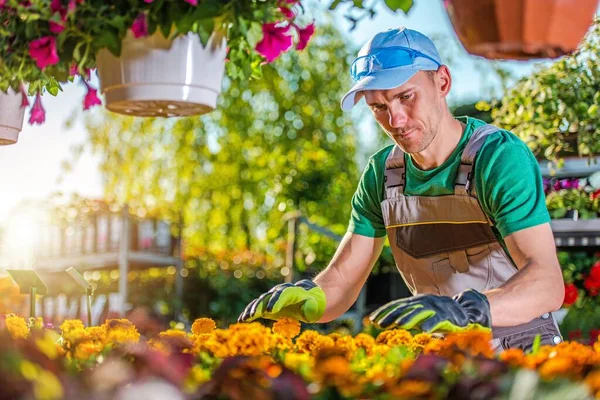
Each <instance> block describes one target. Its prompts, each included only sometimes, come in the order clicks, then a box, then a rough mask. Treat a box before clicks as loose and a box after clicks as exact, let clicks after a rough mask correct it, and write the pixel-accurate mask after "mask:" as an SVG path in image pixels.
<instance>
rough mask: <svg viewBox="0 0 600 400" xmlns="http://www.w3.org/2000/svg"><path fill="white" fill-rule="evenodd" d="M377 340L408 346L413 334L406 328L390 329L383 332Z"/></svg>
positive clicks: (393, 344) (392, 344) (382, 342)
mask: <svg viewBox="0 0 600 400" xmlns="http://www.w3.org/2000/svg"><path fill="white" fill-rule="evenodd" d="M376 342H377V343H380V344H387V345H389V346H408V345H410V344H411V343H412V335H411V334H410V332H409V331H407V330H405V329H390V330H387V331H383V332H381V333H380V334H379V336H377V340H376Z"/></svg>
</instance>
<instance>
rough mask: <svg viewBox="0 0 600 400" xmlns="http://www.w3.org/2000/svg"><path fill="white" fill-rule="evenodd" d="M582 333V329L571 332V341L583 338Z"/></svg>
mask: <svg viewBox="0 0 600 400" xmlns="http://www.w3.org/2000/svg"><path fill="white" fill-rule="evenodd" d="M581 335H582V332H581V329H576V330H574V331H571V332H569V340H575V339H579V338H581Z"/></svg>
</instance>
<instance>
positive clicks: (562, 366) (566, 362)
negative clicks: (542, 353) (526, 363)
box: [538, 357, 575, 380]
mask: <svg viewBox="0 0 600 400" xmlns="http://www.w3.org/2000/svg"><path fill="white" fill-rule="evenodd" d="M574 367H575V365H574V363H573V362H572V361H571V360H570V359H569V358H568V357H553V358H550V359H548V361H546V362H545V363H543V364H542V365H541V367H540V368H539V369H538V372H539V374H540V376H541V377H542V378H544V379H547V380H551V379H554V378H556V377H558V376H565V377H567V376H571V375H572V374H573V372H575V371H574V370H573V369H574Z"/></svg>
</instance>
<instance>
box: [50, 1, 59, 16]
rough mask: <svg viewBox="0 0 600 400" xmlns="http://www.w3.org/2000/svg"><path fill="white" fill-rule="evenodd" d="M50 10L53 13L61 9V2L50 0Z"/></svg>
mask: <svg viewBox="0 0 600 400" xmlns="http://www.w3.org/2000/svg"><path fill="white" fill-rule="evenodd" d="M50 10H51V11H52V12H53V13H55V12H58V11H60V10H62V4H60V0H52V1H51V2H50Z"/></svg>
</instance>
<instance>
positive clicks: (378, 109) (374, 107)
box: [371, 104, 385, 111]
mask: <svg viewBox="0 0 600 400" xmlns="http://www.w3.org/2000/svg"><path fill="white" fill-rule="evenodd" d="M371 108H372V109H373V111H383V110H385V106H384V105H383V104H377V105H374V106H371Z"/></svg>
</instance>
